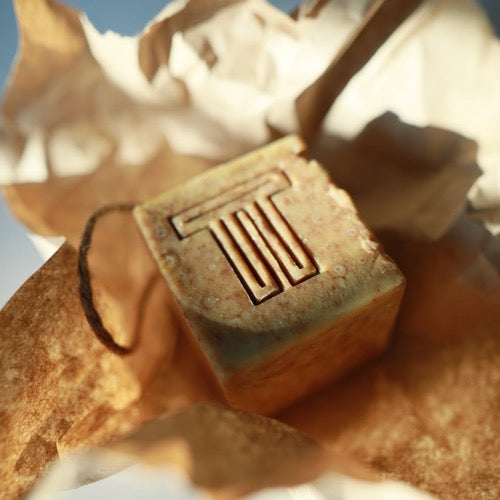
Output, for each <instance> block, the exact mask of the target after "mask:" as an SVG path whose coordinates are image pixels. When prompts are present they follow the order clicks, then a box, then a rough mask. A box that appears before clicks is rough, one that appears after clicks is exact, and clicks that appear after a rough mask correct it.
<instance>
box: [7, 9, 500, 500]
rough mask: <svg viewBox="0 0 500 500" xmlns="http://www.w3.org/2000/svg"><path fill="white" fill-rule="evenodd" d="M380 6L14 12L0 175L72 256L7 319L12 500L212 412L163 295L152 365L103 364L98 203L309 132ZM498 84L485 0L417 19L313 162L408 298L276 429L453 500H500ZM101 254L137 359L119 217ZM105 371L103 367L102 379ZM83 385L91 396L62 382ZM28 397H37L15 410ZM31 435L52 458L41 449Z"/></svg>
mask: <svg viewBox="0 0 500 500" xmlns="http://www.w3.org/2000/svg"><path fill="white" fill-rule="evenodd" d="M366 8H367V4H365V3H364V2H357V1H352V2H350V1H331V2H305V3H304V4H303V5H302V6H301V8H300V9H299V11H298V14H297V18H296V19H293V18H291V17H289V16H287V15H286V14H284V13H281V12H279V11H277V10H275V9H273V8H272V7H271V6H269V5H268V4H266V3H264V2H262V1H257V0H254V1H250V0H246V1H240V2H235V1H229V0H226V1H224V0H221V1H218V2H208V1H202V0H197V1H194V0H192V1H190V2H181V1H178V2H174V3H173V4H170V5H169V6H167V7H166V8H165V10H164V11H163V12H162V13H161V14H160V15H159V16H158V17H157V19H155V20H154V21H152V23H151V24H150V25H149V26H148V27H147V29H146V31H145V32H144V34H142V35H140V36H138V37H121V36H119V35H116V34H114V33H107V34H100V33H98V32H97V31H96V30H95V29H94V28H93V27H92V26H91V25H90V23H89V22H88V20H86V18H85V17H84V16H82V15H80V14H79V13H77V12H75V11H73V10H72V9H69V8H66V7H63V6H61V5H60V4H57V3H55V2H51V1H49V0H18V1H16V10H17V14H18V19H19V23H20V27H21V52H20V56H19V58H18V64H17V66H16V68H15V70H14V73H13V75H12V78H11V81H10V84H9V86H8V89H7V92H6V95H5V98H4V103H3V116H2V122H1V129H0V162H1V163H0V182H1V183H3V184H5V185H6V186H5V194H6V196H7V199H8V200H9V202H10V206H11V209H12V210H13V212H14V213H15V214H16V215H17V217H18V218H19V219H20V220H22V221H23V222H24V223H25V224H26V226H27V227H28V228H29V229H30V230H31V231H34V232H36V233H40V234H43V235H63V236H65V237H66V239H67V244H66V245H65V246H63V247H62V248H61V249H60V251H59V253H58V254H56V255H55V256H54V257H53V258H52V259H51V260H50V261H49V262H48V263H47V264H46V265H45V267H44V268H43V269H42V270H41V271H40V272H39V273H37V274H36V275H35V276H34V277H33V278H32V279H31V280H30V281H28V282H27V283H26V285H25V286H24V287H23V288H22V289H21V290H20V291H19V292H18V293H17V294H16V296H15V297H14V298H13V299H12V301H11V302H10V303H9V304H8V305H7V306H6V307H5V308H4V310H3V311H2V313H1V319H0V321H1V323H0V324H1V331H0V334H1V335H2V346H4V345H5V346H7V347H6V348H5V349H4V350H3V351H2V354H1V358H0V359H1V360H2V364H1V366H0V377H1V384H2V387H5V388H6V389H5V390H3V393H4V394H2V396H1V398H2V399H0V401H1V402H2V403H1V404H2V406H1V408H0V412H1V418H2V428H5V429H6V430H7V432H4V433H3V435H2V440H1V443H0V445H1V446H0V454H1V457H2V460H1V464H2V465H1V468H0V470H1V472H0V473H1V474H2V476H1V477H2V478H4V477H5V478H7V479H6V481H7V482H6V484H9V488H11V489H10V490H8V493H11V494H16V493H19V492H21V491H24V490H25V489H26V488H28V487H30V485H31V484H32V482H33V481H34V479H35V478H36V477H37V475H38V474H39V473H40V472H41V471H43V470H44V469H45V467H46V465H47V464H48V462H49V461H50V460H51V459H52V458H53V457H55V456H57V455H59V454H61V455H63V454H65V453H66V452H67V451H69V450H73V449H75V448H79V447H81V446H85V445H90V444H102V443H105V442H107V441H108V440H109V439H111V438H115V437H118V436H119V435H122V434H123V433H125V432H127V431H129V430H131V429H136V428H137V427H138V426H139V425H140V423H142V422H144V421H146V420H149V419H151V418H154V417H157V416H161V415H163V414H165V413H170V412H172V411H174V410H178V409H181V408H184V407H188V406H191V405H192V404H193V403H195V402H197V401H203V400H209V401H216V400H217V395H216V394H215V392H214V390H213V388H212V387H210V385H209V384H208V382H207V380H208V379H207V377H206V376H205V373H204V372H203V368H202V367H200V366H199V364H198V362H197V360H196V358H195V357H194V356H193V354H192V352H191V350H190V347H189V345H187V343H186V342H185V339H183V338H182V336H178V335H177V333H178V328H177V326H176V324H175V321H174V320H173V318H172V316H171V314H170V313H169V311H170V307H169V303H170V300H171V299H170V297H169V294H168V290H167V289H166V287H165V285H164V284H163V282H161V281H158V282H157V283H156V284H155V288H154V293H153V296H152V299H151V300H150V301H148V303H147V305H146V314H145V318H146V319H145V323H144V325H142V329H141V346H140V349H139V351H138V352H137V353H136V354H135V355H134V356H133V357H131V358H130V359H125V360H121V359H117V358H115V357H114V356H112V355H111V354H108V353H105V352H104V351H103V350H102V349H101V348H100V346H99V345H98V344H97V342H96V341H95V340H94V339H93V338H92V335H91V333H90V331H89V330H88V328H87V326H86V325H85V322H84V319H83V315H82V313H81V311H80V308H79V305H78V299H77V291H76V286H77V278H76V269H75V262H76V260H75V259H76V253H75V250H74V249H73V248H72V246H71V245H73V246H76V245H77V244H78V241H79V238H80V235H81V232H82V229H83V225H84V222H85V220H86V218H87V217H88V216H89V215H90V213H91V212H92V211H93V210H94V209H96V208H98V207H100V206H102V205H103V204H108V203H113V202H117V201H120V202H130V201H143V200H145V199H147V198H149V197H151V196H153V195H155V194H158V193H160V192H162V191H164V190H165V189H167V188H169V187H171V186H174V185H177V184H179V183H181V182H182V181H183V180H185V179H188V178H190V177H192V176H193V175H196V174H197V173H199V172H201V171H203V170H204V169H206V168H209V167H210V166H212V165H214V164H215V163H216V162H217V161H219V160H225V159H228V158H232V157H234V156H236V155H237V154H240V153H242V152H244V151H247V150H249V149H251V148H253V147H255V146H258V145H261V144H263V143H266V142H268V141H269V140H270V139H271V137H272V131H274V132H276V131H278V132H280V133H285V132H291V131H299V130H297V127H298V125H297V117H296V111H295V106H296V99H297V97H298V96H299V95H300V94H301V92H302V91H304V89H306V88H307V87H308V86H309V85H314V82H315V81H316V79H317V78H318V77H319V76H320V75H321V74H322V72H323V71H325V69H326V68H327V67H328V65H329V63H330V61H331V60H332V59H333V57H334V56H335V54H336V52H337V51H338V50H339V48H340V47H341V45H342V43H343V42H344V41H345V40H346V38H347V37H348V36H349V34H350V33H352V30H353V29H354V28H355V27H356V26H357V25H358V23H359V22H360V19H361V17H362V15H363V13H364V12H365V10H366ZM498 68H500V49H499V42H498V40H497V39H495V38H494V36H493V33H492V30H491V28H490V27H489V25H488V23H487V21H486V18H485V16H484V14H483V13H482V12H481V11H480V9H479V8H478V7H477V6H476V5H475V4H474V3H473V2H472V1H466V0H460V1H451V0H448V1H445V0H441V1H434V2H433V1H429V2H425V3H424V4H423V6H422V7H420V8H419V9H418V10H417V11H416V12H415V13H414V14H413V15H412V16H411V17H410V18H409V19H408V20H407V21H405V22H404V23H403V24H402V25H401V26H400V28H399V29H398V30H397V31H396V32H395V33H394V34H393V35H392V36H391V37H390V39H389V40H388V41H387V42H386V43H385V44H384V45H383V46H382V47H381V49H380V50H379V51H378V52H377V53H376V54H375V56H374V57H373V58H372V59H371V60H370V62H369V63H368V64H367V65H366V66H365V67H364V68H363V69H362V70H361V71H360V72H359V73H358V74H357V75H356V76H355V77H354V78H353V79H352V80H351V82H350V83H349V85H348V86H347V87H346V89H345V90H344V92H343V93H342V94H341V95H340V97H339V98H338V99H337V100H336V102H335V103H334V105H333V106H332V108H331V109H330V110H329V112H328V114H327V117H326V119H325V121H324V123H323V124H322V128H321V129H320V132H319V134H318V135H317V136H316V137H314V138H312V139H311V141H310V145H309V153H308V154H309V155H311V156H312V157H316V158H318V159H319V160H320V161H322V162H323V163H324V165H325V167H326V168H327V170H328V171H329V172H330V173H331V174H332V176H333V177H334V179H335V180H336V181H337V182H338V183H339V184H340V185H341V186H342V187H345V188H346V189H348V190H349V191H350V193H351V194H352V196H353V198H354V201H355V202H356V203H357V205H358V206H359V209H360V212H361V215H362V216H363V217H364V219H365V220H366V221H367V222H368V223H369V224H370V225H372V227H374V229H375V230H377V231H379V232H380V235H381V236H382V239H383V241H384V242H385V243H386V246H387V250H388V253H389V254H390V255H391V256H392V257H393V258H394V259H395V260H396V261H397V262H398V264H399V265H400V266H401V267H402V269H403V271H404V272H405V274H406V276H407V278H408V292H407V294H406V298H405V302H404V304H403V309H402V313H401V318H400V322H399V325H398V328H397V331H396V332H395V335H394V339H393V342H392V344H391V346H390V348H389V350H388V351H387V353H386V354H385V355H384V357H383V358H382V359H381V360H380V361H378V362H377V363H375V364H373V365H370V366H368V367H365V368H363V369H361V370H360V371H358V372H357V373H356V374H354V375H352V376H351V377H349V378H347V379H346V380H345V381H343V382H341V383H340V384H337V385H335V386H333V387H332V388H331V389H329V390H327V391H325V392H324V393H322V394H319V395H316V396H313V397H311V398H309V399H308V400H306V401H304V402H301V403H300V404H298V405H297V406H296V407H293V408H291V409H289V410H287V411H286V412H284V413H283V414H282V415H280V416H279V418H280V419H282V420H284V421H285V422H287V423H289V424H291V425H293V426H295V427H297V428H298V429H301V430H303V431H305V432H307V433H308V434H310V435H311V436H313V437H314V438H315V439H316V440H317V441H318V442H319V443H324V444H326V445H327V446H329V447H331V448H333V449H334V450H335V451H336V452H338V453H339V454H340V455H342V456H343V457H345V460H346V461H355V462H356V463H359V464H360V465H361V466H362V467H366V468H368V469H370V470H372V471H374V473H376V474H378V475H380V474H381V475H383V476H384V477H389V478H391V479H396V480H402V481H406V482H408V483H410V484H412V485H414V486H416V487H418V488H421V489H423V490H426V491H428V492H430V493H432V494H435V495H438V496H439V497H442V498H457V497H459V498H478V497H481V496H482V497H484V498H494V497H496V496H498V495H499V490H500V485H499V482H498V477H499V471H498V469H496V467H498V466H497V465H496V462H497V460H495V458H496V457H497V456H498V454H499V452H500V450H499V449H498V432H499V429H498V423H497V422H498V419H497V418H495V416H496V415H498V410H499V408H498V406H499V399H500V397H499V393H500V388H499V383H500V382H499V379H500V373H499V366H500V363H499V358H500V346H499V337H500V333H499V330H498V325H499V324H500V284H499V278H498V268H499V258H498V255H499V250H498V245H499V242H498V236H497V237H495V236H494V233H495V232H496V227H497V226H495V220H496V221H497V222H498V200H499V199H500V196H499V192H500V190H499V184H498V172H499V168H500V167H499V165H500V163H499V158H500V149H499V148H500V140H499V138H498V130H500V124H499V123H498V120H499V117H500V103H499V100H498V99H499V94H498V92H497V91H496V89H497V88H499V87H500V71H499V70H498ZM299 132H300V131H299ZM468 202H469V203H468ZM464 211H466V212H467V213H466V214H464ZM472 219H479V220H482V219H486V220H487V221H488V225H487V229H485V228H484V227H483V225H482V224H481V222H479V221H473V220H472ZM95 237H96V241H95V245H94V247H93V249H92V251H91V253H90V262H91V269H92V274H93V284H94V286H95V288H96V290H97V291H98V294H99V299H100V300H99V308H100V310H101V311H102V314H103V316H104V319H105V322H106V324H107V325H108V326H109V327H110V329H111V330H112V331H113V332H115V333H116V337H117V340H118V341H120V342H122V343H127V342H129V341H130V340H131V338H130V335H131V331H132V330H133V328H131V325H134V324H135V321H136V319H137V315H138V311H137V305H138V304H139V303H140V298H141V296H142V294H143V292H144V287H145V286H146V283H147V282H148V280H149V279H151V278H152V277H153V276H154V275H155V273H156V270H155V267H154V264H153V262H152V260H151V259H150V257H149V255H148V254H147V252H146V251H145V249H144V246H143V244H142V242H141V240H140V237H139V236H138V234H137V232H136V229H135V228H134V226H133V223H132V222H131V221H130V220H128V219H126V218H125V217H123V216H114V215H113V216H109V217H108V218H106V219H104V220H103V221H102V222H100V225H99V228H98V229H97V230H96V236H95ZM424 240H427V241H424ZM52 322H53V324H52ZM23 339H26V340H23ZM43 339H50V345H51V347H50V353H52V352H53V351H54V352H56V353H59V354H60V356H59V354H58V356H59V357H58V358H57V360H52V363H54V366H56V367H57V369H54V370H52V371H51V377H52V378H49V379H47V380H42V379H43V377H44V375H43V374H42V372H41V371H38V368H37V367H38V366H39V365H40V363H41V360H43V359H45V357H46V356H49V357H50V356H52V354H50V353H48V352H47V348H46V346H45V344H44V342H45V340H43ZM35 340H36V341H35ZM80 340H81V343H79V341H80ZM70 341H71V345H70V346H68V344H67V343H66V342H70ZM47 342H48V340H47ZM94 344H95V345H94ZM54 346H58V347H54ZM65 346H66V347H65ZM70 347H71V350H72V352H73V354H71V355H69V354H67V353H68V351H69V350H70ZM13 353H15V355H14V354H13ZM92 353H94V354H92ZM90 354H92V360H91V365H89V358H90ZM74 358H76V361H74V362H73V361H71V360H72V359H74ZM73 365H74V366H76V367H77V368H74V367H73V368H71V367H72V366H73ZM90 367H93V368H95V369H99V370H102V371H100V372H98V373H97V374H95V377H97V379H94V382H92V380H91V379H88V377H87V375H86V373H87V370H90ZM96 367H97V368H96ZM71 370H73V371H71ZM44 373H45V372H44ZM89 376H90V375H89ZM67 377H69V378H67ZM71 377H73V378H74V379H75V380H78V381H80V380H81V381H82V382H81V383H80V382H79V383H78V384H76V385H75V388H72V389H71V390H70V391H69V390H66V389H63V388H65V387H67V384H68V382H67V381H68V380H73V378H71ZM86 377H87V378H86ZM118 379H119V380H120V381H121V383H120V384H119V385H120V387H121V386H123V387H122V389H121V390H123V391H124V392H123V398H122V399H121V400H120V403H119V404H118V403H116V404H115V403H112V402H111V401H114V400H113V399H112V400H110V398H109V394H110V391H112V389H113V387H116V384H117V380H118ZM16 380H22V381H23V387H24V388H23V391H25V393H26V397H24V398H17V397H16V394H17V392H16V391H17V390H18V389H15V387H18V385H16V383H15V381H16ZM96 380H98V381H99V384H102V386H101V385H97V386H96V384H97V382H96ZM48 387H54V388H56V389H55V390H51V391H48V389H44V388H48ZM72 387H73V386H72ZM96 387H100V389H96ZM127 388H128V389H127ZM62 391H63V392H64V394H63V392H62ZM37 398H39V399H37ZM87 400H89V401H91V402H92V403H91V404H87ZM38 401H39V403H38ZM70 401H71V402H73V401H75V403H71V404H70V403H69V402H70ZM32 402H37V403H36V404H34V403H33V404H31V403H32ZM68 405H69V406H70V407H71V410H70V411H69V410H68ZM39 408H40V409H39ZM37 412H39V413H37ZM66 413H67V415H66ZM61 419H62V420H64V425H63V426H62V427H61V426H59V424H58V422H59V423H60V422H61V421H62V420H61ZM4 422H5V423H6V425H5V426H4V425H3V423H4ZM7 423H8V424H9V425H7ZM23 426H25V427H23ZM22 429H24V430H22ZM37 440H42V441H43V443H45V444H43V446H36V449H37V450H46V451H39V454H38V455H32V454H31V452H30V449H32V448H33V447H35V445H36V443H39V442H41V441H37ZM33 443H35V444H33ZM30 446H31V448H30ZM28 459H29V460H31V461H33V464H32V466H30V467H27V466H26V467H25V466H24V465H23V463H25V461H26V460H28ZM23 460H24V462H23ZM14 477H15V478H16V479H15V481H14V480H13V479H12V478H14ZM2 483H4V481H3V480H2ZM263 485H264V484H262V486H263ZM254 487H258V486H256V485H254Z"/></svg>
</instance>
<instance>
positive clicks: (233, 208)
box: [170, 170, 319, 305]
mask: <svg viewBox="0 0 500 500" xmlns="http://www.w3.org/2000/svg"><path fill="white" fill-rule="evenodd" d="M290 186H291V182H290V180H289V179H288V177H287V176H286V175H285V173H284V172H282V171H280V170H273V171H270V172H267V173H265V174H261V175H259V176H257V177H254V178H252V179H250V180H247V181H244V182H240V183H237V184H235V185H233V186H232V187H230V188H229V189H225V190H224V191H222V192H220V193H218V194H216V195H215V196H211V197H209V198H206V199H205V200H203V201H202V202H200V203H197V204H195V205H193V206H191V207H190V208H188V209H187V210H184V211H183V212H181V213H179V214H177V215H175V216H173V217H172V218H171V219H170V221H171V223H172V225H173V226H174V228H175V230H176V232H177V235H178V236H179V238H180V239H184V238H188V237H189V236H191V235H193V234H194V233H197V232H198V231H202V230H204V229H208V230H210V232H211V233H212V235H213V237H214V239H215V241H216V242H217V244H218V246H219V248H220V249H221V250H222V252H223V253H224V255H225V256H226V258H227V260H228V262H229V263H230V265H231V267H232V268H233V270H234V272H235V273H236V275H237V276H238V278H239V280H240V281H241V283H242V285H243V287H244V288H245V290H246V291H247V293H248V295H249V297H250V298H251V300H252V302H253V303H254V304H255V305H257V304H260V303H261V302H264V301H265V300H267V299H270V298H271V297H274V296H275V295H277V294H278V293H280V292H282V291H283V290H285V289H287V288H290V287H292V286H295V285H297V284H298V283H301V282H302V281H305V280H306V279H308V278H311V277H312V276H315V275H316V274H318V272H319V271H318V268H317V266H316V265H315V263H314V261H313V259H312V257H310V256H309V255H308V252H307V250H306V248H305V247H304V245H303V244H302V242H301V241H300V238H299V237H298V235H297V234H296V233H295V232H294V231H293V229H292V227H291V226H290V225H289V223H288V222H287V221H286V219H285V218H284V217H283V215H282V214H281V213H280V211H279V210H278V208H277V207H276V205H275V204H274V202H273V200H272V198H271V197H272V196H273V195H275V194H277V193H279V192H281V191H283V190H285V189H287V188H289V187H290Z"/></svg>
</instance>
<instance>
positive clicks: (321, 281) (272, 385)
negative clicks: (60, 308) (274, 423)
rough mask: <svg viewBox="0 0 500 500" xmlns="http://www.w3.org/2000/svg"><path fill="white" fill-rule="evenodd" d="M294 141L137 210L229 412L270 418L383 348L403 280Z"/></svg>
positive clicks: (346, 201)
mask: <svg viewBox="0 0 500 500" xmlns="http://www.w3.org/2000/svg"><path fill="white" fill-rule="evenodd" d="M303 149H304V145H303V143H302V141H301V139H300V138H298V137H297V136H289V137H286V138H284V139H281V140H279V141H276V142H275V143H273V144H271V145H269V146H266V147H264V148H261V149H259V150H256V151H254V152H252V153H249V154H247V155H244V156H242V157H240V158H238V159H236V160H234V161H232V162H229V163H226V164H223V165H220V166H219V167H216V168H214V169H212V170H210V171H208V172H207V173H205V174H203V175H201V176H199V177H197V178H195V179H193V180H191V181H189V182H188V183H186V184H184V185H182V186H180V187H178V188H177V189H174V190H172V191H170V192H168V193H165V194H163V195H161V196H159V197H158V198H155V199H154V200H152V201H149V202H146V203H144V204H143V205H141V206H139V207H137V208H136V210H135V216H136V219H137V221H138V223H139V225H140V227H141V229H142V231H143V233H144V235H145V238H146V241H147V242H148V245H149V247H150V249H151V251H152V253H153V255H154V257H155V259H156V260H157V261H158V264H159V266H160V269H161V272H162V273H163V275H164V277H165V279H166V280H167V283H168V285H169V287H170V289H171V291H172V293H173V295H174V296H175V298H176V300H177V303H178V306H179V315H180V317H181V318H182V322H183V324H184V325H185V329H186V331H187V332H188V334H189V335H190V336H191V337H192V338H193V340H194V341H195V344H196V345H198V346H199V348H200V351H201V353H202V357H203V358H204V359H205V361H207V363H208V365H209V367H210V369H211V370H212V372H213V373H214V375H215V378H216V379H217V381H218V382H219V384H220V386H221V388H222V390H223V392H224V394H225V396H226V398H227V400H228V402H229V403H230V404H231V405H232V406H235V407H238V408H243V409H247V410H253V411H257V412H260V413H273V412H276V411H277V410H279V409H281V408H283V407H285V406H287V405H289V404H290V403H292V402H293V401H295V400H297V399H299V398H301V397H302V396H304V395H305V394H307V393H309V392H311V391H313V390H315V389H317V388H319V387H321V386H323V385H325V384H326V383H328V382H330V381H332V380H334V379H336V378H339V377H340V376H342V375H343V374H345V373H346V372H347V371H348V370H350V369H352V368H353V367H355V366H357V365H359V364H360V363H361V362H363V361H365V360H367V359H370V358H372V357H374V356H376V355H377V354H378V353H379V352H380V351H381V350H382V349H383V348H384V346H385V344H386V343H387V340H388V336H389V333H390V330H391V328H392V325H393V323H394V320H395V316H396V314H397V310H398V307H399V303H400V300H401V297H402V293H403V289H404V278H403V276H402V274H401V272H400V271H399V269H398V268H397V267H396V265H395V264H394V263H393V262H392V260H390V258H388V257H387V256H386V255H385V254H384V253H383V250H382V249H381V248H380V246H379V244H378V242H377V241H376V240H375V238H374V236H373V235H372V233H371V232H370V231H369V229H368V228H367V227H366V226H365V225H364V224H363V222H362V221H361V220H360V219H359V217H358V214H357V212H356V209H355V207H354V206H353V204H352V201H351V200H350V198H349V196H348V195H347V193H346V192H345V191H343V190H341V189H339V188H337V187H336V186H334V185H333V184H332V182H331V181H330V179H329V178H328V176H327V174H326V172H325V171H324V170H323V169H322V168H321V166H320V165H319V164H318V163H317V162H315V161H307V160H305V159H304V158H302V157H301V156H299V154H300V153H301V152H302V150H303Z"/></svg>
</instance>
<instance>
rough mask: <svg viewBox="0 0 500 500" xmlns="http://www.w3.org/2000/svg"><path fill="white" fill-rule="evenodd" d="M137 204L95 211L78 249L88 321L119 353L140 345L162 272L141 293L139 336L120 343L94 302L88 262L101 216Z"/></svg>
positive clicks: (83, 302)
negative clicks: (150, 301) (148, 304)
mask: <svg viewBox="0 0 500 500" xmlns="http://www.w3.org/2000/svg"><path fill="white" fill-rule="evenodd" d="M134 207H135V204H133V203H130V204H116V205H106V206H105V207H102V208H100V209H99V210H97V211H96V212H94V213H93V214H92V215H91V216H90V218H89V219H88V221H87V224H86V225H85V229H84V231H83V235H82V240H81V243H80V248H79V252H78V276H79V278H80V302H81V304H82V307H83V311H84V312H85V316H86V318H87V321H88V323H89V325H90V327H91V328H92V330H93V331H94V333H95V335H96V337H97V338H98V339H99V340H100V342H102V344H104V345H105V346H106V347H107V348H108V349H110V350H111V351H113V352H115V353H116V354H119V355H121V356H124V355H127V354H130V353H132V352H133V351H134V349H135V348H136V347H137V343H138V339H139V335H138V332H139V330H140V326H141V324H142V321H143V316H144V309H145V307H144V306H145V305H146V302H147V299H148V298H149V295H150V293H151V291H152V289H153V285H154V283H155V281H156V278H157V277H158V273H154V275H153V276H152V277H151V278H150V279H149V280H148V283H147V285H146V288H145V289H144V292H143V294H142V296H141V299H140V303H139V308H138V316H137V321H136V328H135V336H134V341H133V342H132V344H131V345H129V346H123V345H120V344H118V343H117V342H116V341H115V340H114V338H113V336H112V335H111V333H110V332H109V331H108V329H107V328H106V327H105V326H104V324H103V321H102V318H101V315H100V314H99V313H98V312H97V309H96V306H95V304H94V294H93V290H92V286H91V279H90V271H89V263H88V252H89V250H90V248H91V245H92V235H93V232H94V228H95V225H96V223H97V221H98V219H100V218H101V217H103V216H105V215H107V214H109V213H110V212H131V211H132V210H133V209H134Z"/></svg>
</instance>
